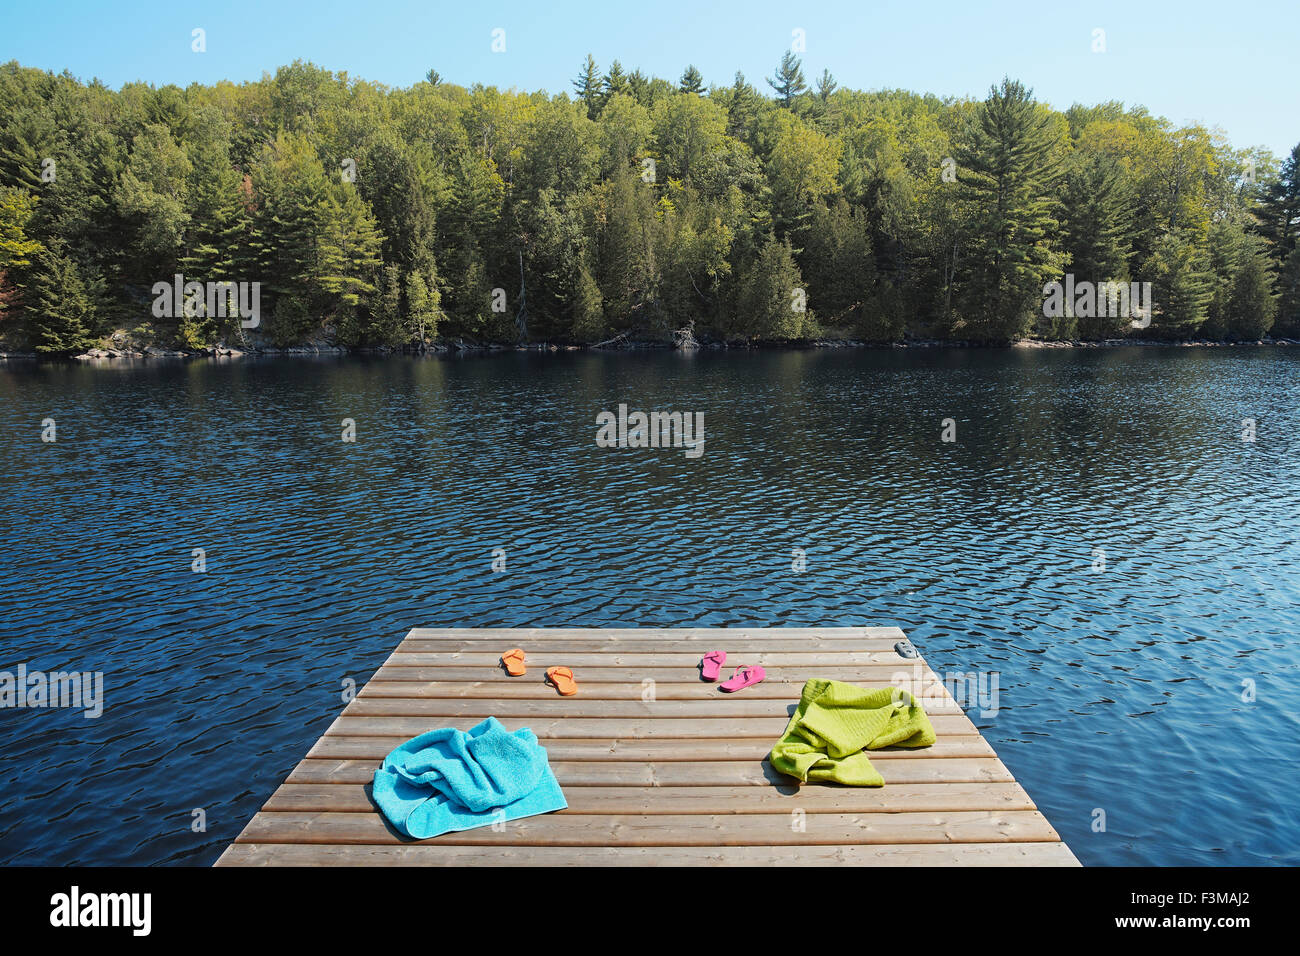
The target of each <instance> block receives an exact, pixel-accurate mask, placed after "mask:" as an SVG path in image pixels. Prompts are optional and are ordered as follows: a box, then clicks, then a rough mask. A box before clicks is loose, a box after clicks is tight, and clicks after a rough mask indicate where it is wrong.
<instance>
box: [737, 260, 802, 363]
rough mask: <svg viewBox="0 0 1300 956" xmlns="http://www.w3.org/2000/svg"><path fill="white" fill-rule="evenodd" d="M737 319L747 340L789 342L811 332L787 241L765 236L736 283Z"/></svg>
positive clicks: (800, 283) (800, 279)
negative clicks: (765, 238) (737, 292)
mask: <svg viewBox="0 0 1300 956" xmlns="http://www.w3.org/2000/svg"><path fill="white" fill-rule="evenodd" d="M737 307H738V310H739V313H740V314H739V316H738V318H739V319H740V321H741V322H742V323H743V327H744V328H745V329H746V330H747V331H748V332H749V334H750V337H751V338H754V339H758V340H761V341H789V340H791V339H797V338H800V337H802V336H805V335H807V334H808V333H809V332H810V331H812V330H813V329H814V328H815V322H814V318H813V314H812V312H811V311H809V310H808V308H807V290H806V289H805V288H804V283H803V279H802V278H801V277H800V275H799V267H798V265H796V264H795V261H794V250H793V249H792V248H791V247H790V241H789V240H788V239H787V240H783V241H782V240H778V239H777V238H776V237H775V236H769V237H768V239H767V241H766V242H765V243H764V244H763V246H762V248H761V249H760V251H759V254H758V258H757V259H756V260H755V261H754V262H753V264H752V265H751V266H750V268H749V269H748V270H747V271H746V273H745V275H744V276H743V277H742V279H741V283H740V297H739V302H738V303H737Z"/></svg>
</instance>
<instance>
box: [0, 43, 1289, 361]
mask: <svg viewBox="0 0 1300 956" xmlns="http://www.w3.org/2000/svg"><path fill="white" fill-rule="evenodd" d="M764 87H765V90H766V91H767V92H766V93H762V92H760V91H759V89H757V88H756V87H755V85H752V84H751V83H749V82H747V81H746V79H745V77H744V76H743V75H741V74H739V73H738V74H736V76H735V79H734V81H733V82H732V83H730V84H727V85H717V86H709V87H707V88H706V86H705V82H704V78H703V77H702V76H701V75H700V73H699V71H698V70H696V69H694V68H693V67H691V68H688V69H687V70H686V71H685V72H684V73H683V75H682V77H681V79H680V80H679V82H677V83H670V82H668V81H665V80H663V79H659V78H651V77H647V76H645V75H643V74H642V73H641V72H639V71H632V72H627V71H625V70H624V69H623V68H622V67H621V66H620V64H618V63H617V62H615V63H613V64H611V65H610V66H609V68H608V69H607V70H605V71H603V72H602V71H601V70H600V69H599V68H598V67H597V65H596V64H595V63H594V62H593V60H592V58H591V57H588V58H587V61H586V63H585V64H584V65H583V67H582V69H581V71H580V72H579V74H578V76H577V78H576V80H575V82H574V95H572V96H569V95H558V96H552V95H548V94H545V93H540V92H539V93H520V92H516V91H513V90H509V91H502V90H498V89H496V88H495V87H490V86H480V85H475V86H474V87H472V88H470V89H465V88H463V87H460V86H456V85H453V84H450V83H445V82H442V81H441V79H440V78H439V76H438V75H437V73H436V72H435V71H430V73H429V76H428V79H427V80H426V81H425V82H421V83H418V84H416V85H415V86H413V87H411V88H409V89H390V88H387V87H385V86H382V85H379V84H375V83H370V82H366V81H362V80H357V79H354V78H352V77H349V76H348V75H347V74H345V73H332V72H330V71H327V70H323V69H319V68H317V67H315V66H313V65H311V64H307V63H301V62H296V63H294V64H293V65H291V66H286V67H282V68H280V69H279V70H278V71H277V72H276V74H275V75H274V77H271V76H269V75H268V76H265V77H264V78H263V79H262V80H261V81H259V82H256V83H242V84H233V83H229V82H222V83H218V84H216V85H215V86H200V85H193V86H190V87H188V88H186V89H179V88H177V87H175V86H166V87H162V88H158V89H155V88H153V87H151V86H147V85H144V84H138V83H137V84H128V85H126V86H124V87H123V88H122V89H121V90H120V91H113V90H111V89H109V88H107V87H106V86H104V85H103V84H101V83H99V82H98V81H92V82H91V83H89V84H83V83H81V82H79V81H77V80H76V79H75V78H73V77H72V76H70V75H68V74H66V73H65V74H63V75H57V76H56V75H53V74H51V73H46V72H41V71H38V70H33V69H26V68H23V67H21V66H19V65H18V64H17V63H9V64H7V65H5V66H3V67H0V340H3V341H4V342H6V343H8V345H9V347H17V348H22V347H26V348H32V349H35V350H37V351H39V352H43V353H65V352H71V351H77V350H81V349H83V348H85V347H87V346H88V345H91V344H93V343H95V342H96V341H98V340H100V339H101V338H102V337H104V336H106V335H108V334H110V333H112V332H114V331H118V330H125V331H127V332H131V333H134V334H135V335H136V336H140V337H144V338H147V339H149V340H151V341H153V342H156V343H158V344H166V345H179V346H183V347H190V348H199V347H205V346H210V345H213V344H215V343H217V342H225V343H228V344H235V343H239V342H244V341H247V339H248V338H249V337H251V338H252V339H253V341H254V342H261V343H269V344H274V345H290V344H294V343H299V342H303V341H307V340H313V339H320V338H323V337H328V338H330V339H332V340H333V341H336V342H338V343H340V344H344V345H353V346H382V345H392V346H400V345H408V344H412V343H420V342H430V341H432V340H433V339H434V338H435V337H441V338H443V339H450V338H462V339H468V340H473V341H480V342H482V341H498V342H517V341H572V342H588V343H590V342H598V341H603V340H607V339H610V338H614V337H617V336H620V335H628V336H639V337H662V338H668V337H669V336H670V335H671V334H672V333H673V332H674V331H676V330H682V329H692V330H693V331H694V333H695V334H696V335H697V336H699V337H701V338H713V339H720V340H729V341H737V340H740V341H795V340H802V339H809V338H814V337H823V336H844V337H852V338H858V339H867V340H872V341H892V340H898V339H901V338H903V337H905V336H922V337H940V338H944V337H946V338H953V339H961V340H975V341H989V342H1003V341H1008V340H1010V339H1013V338H1017V337H1020V336H1024V335H1040V336H1043V337H1048V338H1058V339H1072V338H1101V337H1113V336H1122V335H1126V334H1132V335H1140V336H1141V337H1144V338H1151V337H1158V336H1163V337H1168V338H1190V337H1207V338H1217V339H1225V338H1226V339H1232V338H1245V339H1253V338H1257V337H1259V336H1261V335H1263V334H1265V333H1268V332H1269V331H1270V330H1272V331H1273V332H1274V333H1275V334H1287V335H1295V334H1300V251H1297V242H1296V238H1297V229H1298V224H1300V173H1298V171H1297V162H1298V161H1300V146H1297V147H1296V149H1293V150H1292V151H1291V154H1290V155H1289V156H1288V157H1286V158H1285V160H1284V161H1282V162H1279V161H1278V160H1277V158H1275V157H1273V156H1272V155H1271V154H1270V153H1268V152H1267V151H1265V150H1258V149H1256V150H1236V149H1233V148H1232V147H1231V146H1230V145H1229V144H1228V143H1227V142H1226V141H1225V139H1224V137H1223V136H1222V135H1221V134H1219V133H1217V132H1215V131H1212V130H1207V129H1204V128H1202V127H1200V126H1184V127H1178V126H1175V125H1173V124H1171V123H1170V122H1168V121H1167V120H1164V119H1161V118H1158V117H1153V116H1151V115H1150V114H1149V113H1148V112H1147V111H1146V110H1145V109H1142V108H1140V107H1132V108H1127V109H1126V108H1125V107H1124V106H1123V105H1122V104H1119V103H1113V102H1112V103H1104V104H1102V105H1099V106H1091V107H1088V106H1079V105H1075V106H1072V107H1071V108H1069V109H1068V110H1066V111H1064V112H1060V111H1057V110H1054V109H1052V108H1050V107H1049V106H1047V105H1044V104H1041V103H1038V102H1036V101H1035V100H1034V99H1033V98H1032V93H1031V91H1029V90H1027V89H1025V88H1024V87H1023V86H1022V85H1021V84H1019V83H1017V82H1013V81H1010V80H1004V81H1003V82H1002V83H1001V84H1000V85H998V86H996V87H994V88H993V89H992V90H991V91H990V93H989V95H988V97H987V99H985V100H983V101H982V102H979V101H970V100H953V99H939V98H936V97H934V96H928V95H927V96H921V95H917V94H914V93H908V92H904V91H881V92H860V91H855V90H847V89H841V88H839V87H838V84H837V83H836V81H835V79H834V78H833V77H832V76H831V75H830V74H829V73H828V72H823V73H822V76H821V77H820V79H818V80H816V81H815V82H813V83H812V84H809V82H808V81H807V79H806V78H805V76H804V73H803V67H802V64H801V63H800V62H799V60H798V59H797V58H796V57H794V56H793V55H792V54H788V53H787V54H786V56H785V57H784V59H783V60H782V62H781V64H780V66H779V67H778V68H777V69H776V71H775V73H774V75H773V76H772V77H771V78H768V79H767V80H766V83H765V84H764ZM1066 273H1070V274H1072V275H1073V276H1074V277H1075V278H1076V279H1078V280H1082V281H1087V282H1094V283H1104V282H1109V281H1114V282H1122V283H1128V282H1150V283H1151V284H1152V290H1153V299H1154V304H1155V308H1154V315H1153V317H1152V320H1151V323H1150V327H1149V328H1145V329H1142V330H1141V331H1140V332H1138V331H1134V330H1133V329H1132V327H1131V324H1130V320H1129V317H1128V316H1125V315H1119V316H1116V315H1103V316H1097V315H1089V314H1087V310H1079V312H1080V314H1078V315H1075V314H1073V313H1072V311H1071V310H1070V309H1067V310H1066V313H1065V314H1064V315H1063V316H1061V317H1052V318H1045V317H1044V314H1043V313H1044V310H1043V308H1042V303H1043V297H1044V291H1043V287H1044V284H1045V283H1048V282H1051V281H1053V280H1055V279H1061V278H1062V277H1063V276H1064V275H1065V274H1066ZM177 274H181V275H183V276H184V278H185V280H187V281H190V280H192V281H196V282H200V283H209V282H257V283H259V284H260V293H261V314H260V324H259V325H258V327H257V328H256V329H250V330H248V331H247V332H245V331H244V330H243V329H241V327H240V322H239V316H238V314H233V315H229V316H224V317H223V316H222V315H220V314H219V313H212V314H210V313H209V311H208V310H207V308H204V307H195V308H191V309H189V310H186V309H183V308H180V307H179V306H178V307H177V308H176V309H175V311H174V312H172V311H171V310H167V311H166V312H164V314H161V315H159V314H157V313H158V312H159V310H158V309H155V308H152V307H153V306H154V304H155V296H156V293H155V291H154V287H155V285H156V284H158V283H160V282H162V283H167V284H169V285H170V284H171V283H172V281H173V277H174V276H175V275H177Z"/></svg>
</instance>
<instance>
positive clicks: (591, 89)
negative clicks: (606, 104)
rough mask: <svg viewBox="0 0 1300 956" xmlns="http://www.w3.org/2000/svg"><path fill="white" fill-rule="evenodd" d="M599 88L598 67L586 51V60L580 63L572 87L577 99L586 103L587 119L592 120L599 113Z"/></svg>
mask: <svg viewBox="0 0 1300 956" xmlns="http://www.w3.org/2000/svg"><path fill="white" fill-rule="evenodd" d="M600 88H601V79H600V68H599V67H598V66H596V61H595V59H594V58H593V57H592V55H591V54H590V53H588V54H587V59H586V62H584V63H583V64H582V70H581V71H580V72H579V73H578V76H577V78H576V79H575V80H574V81H573V89H574V92H576V93H577V94H578V99H580V100H582V102H583V103H585V104H587V119H590V120H594V119H595V118H596V117H597V116H598V115H600V103H601V89H600Z"/></svg>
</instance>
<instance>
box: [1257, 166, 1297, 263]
mask: <svg viewBox="0 0 1300 956" xmlns="http://www.w3.org/2000/svg"><path fill="white" fill-rule="evenodd" d="M1256 215H1257V217H1258V219H1259V222H1260V232H1261V233H1263V234H1264V236H1265V237H1266V238H1267V239H1268V240H1269V242H1271V243H1272V244H1273V256H1274V258H1275V259H1276V260H1277V261H1278V262H1279V263H1281V262H1285V261H1286V259H1287V257H1288V256H1290V255H1291V250H1293V249H1295V248H1296V245H1297V241H1296V240H1297V238H1298V237H1300V143H1297V144H1296V145H1295V146H1293V147H1292V148H1291V155H1290V156H1288V157H1287V158H1286V160H1285V161H1284V162H1283V163H1282V168H1281V169H1280V170H1279V171H1278V175H1277V178H1276V179H1274V180H1273V181H1271V182H1270V183H1268V184H1267V185H1266V186H1265V187H1264V190H1263V196H1262V197H1261V199H1260V204H1259V208H1258V210H1257V212H1256Z"/></svg>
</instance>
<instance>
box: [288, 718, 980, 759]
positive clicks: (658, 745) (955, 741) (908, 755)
mask: <svg viewBox="0 0 1300 956" xmlns="http://www.w3.org/2000/svg"><path fill="white" fill-rule="evenodd" d="M447 719H448V721H449V722H455V721H456V720H459V718H447ZM460 722H461V723H467V724H472V723H473V719H472V718H471V719H469V720H461V721H460ZM569 723H571V722H570V721H565V722H563V723H562V724H561V725H560V729H561V730H562V731H565V730H567V727H566V725H567V724H569ZM411 736H412V735H411V734H405V733H403V734H397V735H395V736H391V737H346V736H339V735H337V734H326V735H325V736H324V737H321V738H320V740H318V741H316V744H315V746H313V747H312V748H311V750H310V752H309V753H308V756H309V757H341V758H349V759H362V760H366V759H369V760H374V761H376V763H378V762H379V761H381V760H383V759H384V757H386V756H387V755H388V754H389V753H391V752H392V750H393V748H394V747H396V746H397V745H398V744H401V743H402V742H403V741H406V740H409V739H410V738H411ZM775 742H776V737H775V736H773V737H746V738H732V737H722V738H715V739H706V738H696V737H669V738H646V737H644V736H639V735H628V736H626V737H618V738H596V737H560V738H551V739H546V740H544V741H543V745H544V746H545V747H546V752H547V754H549V755H550V758H551V759H552V760H651V761H658V760H694V761H710V760H751V761H758V760H762V759H763V758H764V757H766V756H767V755H768V753H769V752H771V750H772V745H773V744H774V743H775ZM992 754H993V748H992V747H990V746H989V743H988V741H987V740H985V739H984V738H983V737H980V736H978V735H969V736H966V735H953V736H950V737H939V738H938V739H937V740H936V741H935V743H934V745H933V746H930V747H925V748H920V749H912V750H908V749H903V748H894V749H890V750H873V751H871V753H870V757H871V759H872V760H873V761H874V760H876V759H880V760H941V759H943V758H945V757H947V756H952V757H974V756H990V755H992Z"/></svg>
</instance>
